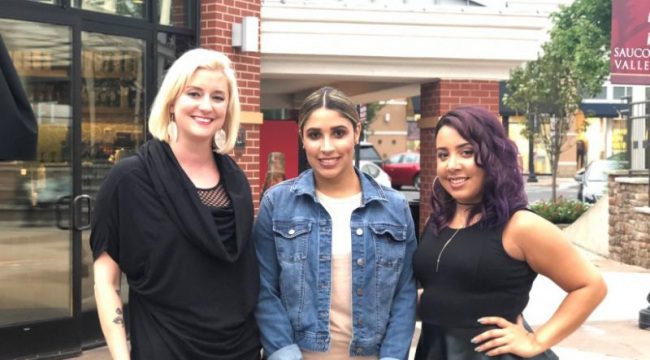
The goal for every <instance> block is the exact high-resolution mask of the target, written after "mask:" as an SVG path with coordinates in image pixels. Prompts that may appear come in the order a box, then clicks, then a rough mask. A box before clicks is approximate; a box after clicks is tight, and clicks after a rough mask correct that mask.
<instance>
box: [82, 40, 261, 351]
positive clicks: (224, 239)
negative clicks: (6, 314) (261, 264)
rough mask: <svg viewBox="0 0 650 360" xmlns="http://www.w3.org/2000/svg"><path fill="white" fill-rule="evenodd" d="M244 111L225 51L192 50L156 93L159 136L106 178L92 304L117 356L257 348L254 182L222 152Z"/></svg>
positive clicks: (95, 236)
mask: <svg viewBox="0 0 650 360" xmlns="http://www.w3.org/2000/svg"><path fill="white" fill-rule="evenodd" d="M239 113H240V105H239V98H238V90H237V81H236V79H235V74H234V71H233V69H232V67H231V64H230V61H229V60H228V58H227V57H226V56H225V55H223V54H221V53H219V52H216V51H211V50H205V49H195V50H190V51H188V52H187V53H185V54H184V55H183V56H181V57H180V58H179V59H178V60H176V62H175V63H174V64H173V65H172V67H171V68H170V69H169V71H168V72H167V75H166V76H165V79H164V80H163V83H162V86H161V88H160V91H159V92H158V94H157V96H156V99H155V101H154V104H153V106H152V112H151V116H150V118H149V131H150V133H151V134H152V135H153V137H154V138H153V139H152V140H150V141H148V142H147V143H145V144H144V145H143V146H142V147H141V148H140V150H139V152H138V154H137V155H136V156H133V157H130V158H126V159H124V160H122V161H120V162H119V163H118V164H116V165H115V167H114V168H113V169H112V170H111V172H110V173H109V175H108V176H107V178H106V179H105V181H104V183H103V185H102V187H101V189H100V192H99V194H98V196H97V202H96V208H95V214H96V215H95V217H94V223H93V229H92V234H91V239H90V242H91V247H92V249H93V255H94V258H95V263H94V270H95V298H96V300H97V310H98V313H99V318H100V322H101V325H102V331H103V332H104V336H105V337H106V342H107V344H108V347H109V349H110V352H111V355H112V356H113V358H114V359H129V358H132V359H156V360H160V359H170V360H171V359H221V360H223V359H233V360H235V359H237V360H239V359H258V358H259V356H260V351H259V348H260V345H259V339H258V330H257V326H256V324H255V319H254V314H253V311H254V307H255V304H256V301H257V295H258V288H259V277H258V271H257V263H256V260H255V250H254V247H253V243H252V242H251V241H250V229H251V227H252V223H253V205H252V198H251V190H250V186H249V184H248V181H247V180H246V177H245V176H244V173H243V172H242V171H241V170H240V168H239V167H238V166H237V164H236V163H235V162H234V161H233V160H232V159H231V158H230V157H228V156H227V155H225V154H226V153H228V152H229V151H230V150H231V149H232V148H233V146H234V142H235V138H236V136H237V130H238V127H239ZM122 272H123V273H125V274H126V278H127V280H128V284H129V310H130V311H129V316H128V319H126V320H127V321H126V323H128V324H129V328H130V335H131V337H130V339H131V349H130V351H129V348H128V344H127V339H126V331H125V326H124V324H125V319H124V318H123V310H122V308H123V307H122V302H121V300H120V295H119V292H120V278H121V273H122Z"/></svg>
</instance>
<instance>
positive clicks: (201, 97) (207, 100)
mask: <svg viewBox="0 0 650 360" xmlns="http://www.w3.org/2000/svg"><path fill="white" fill-rule="evenodd" d="M229 96H230V94H229V91H228V79H227V78H226V76H225V75H224V74H223V72H221V71H217V70H205V69H199V70H197V71H196V72H195V73H194V75H193V76H192V78H190V81H189V82H188V84H187V86H186V87H185V88H184V89H183V90H182V91H181V93H180V95H179V96H178V98H176V100H175V101H174V103H172V104H171V105H170V112H171V113H172V114H174V117H175V119H176V125H177V127H178V141H179V142H181V141H191V142H194V143H203V142H207V143H210V144H211V143H212V139H213V137H214V134H215V133H216V132H217V131H218V130H219V129H221V128H222V127H223V126H224V123H225V120H226V114H227V112H228V102H229Z"/></svg>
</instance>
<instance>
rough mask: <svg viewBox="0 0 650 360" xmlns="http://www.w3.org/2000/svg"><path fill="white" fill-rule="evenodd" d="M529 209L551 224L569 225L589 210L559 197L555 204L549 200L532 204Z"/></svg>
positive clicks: (587, 207)
mask: <svg viewBox="0 0 650 360" xmlns="http://www.w3.org/2000/svg"><path fill="white" fill-rule="evenodd" d="M530 209H531V210H533V211H534V212H535V213H536V214H537V215H539V216H541V217H543V218H545V219H546V220H548V221H550V222H552V223H553V224H571V223H573V222H574V221H576V219H577V218H579V217H580V215H582V214H584V212H585V211H587V209H589V205H588V204H585V203H583V202H581V201H577V200H567V199H565V198H563V197H561V196H560V197H559V198H558V199H557V201H556V202H555V203H553V202H552V201H551V200H548V201H537V202H534V203H532V204H530Z"/></svg>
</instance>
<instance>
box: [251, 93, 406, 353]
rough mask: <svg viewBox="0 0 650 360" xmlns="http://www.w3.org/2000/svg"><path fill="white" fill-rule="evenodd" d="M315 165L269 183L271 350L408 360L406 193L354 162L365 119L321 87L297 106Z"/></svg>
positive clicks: (261, 221)
mask: <svg viewBox="0 0 650 360" xmlns="http://www.w3.org/2000/svg"><path fill="white" fill-rule="evenodd" d="M299 128H300V137H301V139H302V142H303V146H304V148H305V152H306V155H307V160H308V161H309V164H310V165H311V167H312V169H310V170H307V171H305V172H303V173H302V174H301V175H300V176H298V177H297V178H295V179H291V180H288V181H285V182H282V183H280V184H278V185H276V186H274V187H273V188H271V189H270V190H268V191H267V192H266V193H265V195H264V198H263V200H262V204H261V205H260V212H259V215H258V218H257V221H256V223H255V226H254V228H253V238H254V239H255V243H256V247H257V257H258V261H259V264H260V279H261V291H260V297H259V303H258V306H257V310H256V317H257V321H258V325H259V327H260V331H261V335H262V344H263V347H264V354H265V357H267V358H268V359H272V360H275V359H287V360H294V359H295V360H298V359H305V360H313V359H337V360H339V359H348V358H353V359H364V360H365V359H406V358H407V356H408V352H409V348H410V345H411V338H412V336H413V329H414V325H415V305H416V289H415V281H414V279H413V270H412V268H411V262H412V257H413V252H414V250H415V247H416V239H415V232H414V226H413V219H412V217H411V214H410V211H409V208H408V204H407V202H406V200H405V199H404V197H403V196H402V195H401V194H400V193H398V192H396V191H394V190H392V189H389V188H385V187H382V186H380V185H378V184H377V183H376V182H375V181H374V180H373V179H372V178H371V177H369V176H367V175H365V174H363V173H361V172H359V171H358V170H356V169H355V168H354V167H353V157H354V145H355V144H356V143H358V141H359V135H360V132H361V125H360V122H359V116H358V114H357V112H356V109H355V106H354V105H353V104H352V102H351V101H350V99H348V98H347V97H346V96H345V95H344V94H343V93H341V92H340V91H338V90H336V89H332V88H322V89H319V90H317V91H316V92H314V93H312V94H311V95H309V96H308V97H307V98H306V99H305V101H304V103H303V105H302V107H301V109H300V115H299Z"/></svg>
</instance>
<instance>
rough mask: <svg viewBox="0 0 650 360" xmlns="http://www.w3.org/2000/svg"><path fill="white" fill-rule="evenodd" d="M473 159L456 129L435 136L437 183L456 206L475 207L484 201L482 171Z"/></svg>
mask: <svg viewBox="0 0 650 360" xmlns="http://www.w3.org/2000/svg"><path fill="white" fill-rule="evenodd" d="M474 157H475V150H474V148H473V147H472V144H470V143H469V141H467V140H466V139H464V138H463V137H462V136H460V134H459V133H458V131H456V129H454V128H453V127H451V126H443V127H442V128H440V130H439V131H438V134H437V135H436V159H437V173H438V180H439V181H440V185H442V187H443V188H444V189H445V190H446V191H447V192H448V193H449V194H450V195H451V196H452V197H453V198H454V199H455V200H456V201H457V202H459V203H463V204H474V203H478V202H480V201H481V199H482V198H483V183H484V181H485V171H484V170H483V169H482V168H480V167H479V166H478V165H477V164H476V161H475V159H474Z"/></svg>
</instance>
